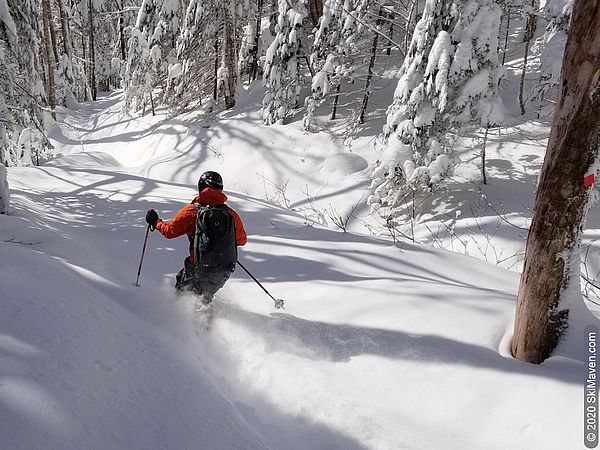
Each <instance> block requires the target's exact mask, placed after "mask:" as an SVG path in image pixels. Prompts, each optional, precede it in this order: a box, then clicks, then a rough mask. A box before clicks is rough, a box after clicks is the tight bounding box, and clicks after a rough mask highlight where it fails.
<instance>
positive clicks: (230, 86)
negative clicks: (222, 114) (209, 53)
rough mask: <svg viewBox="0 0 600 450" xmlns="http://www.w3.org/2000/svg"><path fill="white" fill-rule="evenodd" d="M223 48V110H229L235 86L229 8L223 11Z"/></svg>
mask: <svg viewBox="0 0 600 450" xmlns="http://www.w3.org/2000/svg"><path fill="white" fill-rule="evenodd" d="M224 41H225V43H224V44H225V48H224V49H223V58H224V60H225V67H226V69H227V80H225V108H226V109H231V108H233V107H234V106H235V87H236V84H237V62H236V60H237V58H236V52H235V30H234V18H233V14H232V11H231V9H230V8H227V10H226V11H225V39H224Z"/></svg>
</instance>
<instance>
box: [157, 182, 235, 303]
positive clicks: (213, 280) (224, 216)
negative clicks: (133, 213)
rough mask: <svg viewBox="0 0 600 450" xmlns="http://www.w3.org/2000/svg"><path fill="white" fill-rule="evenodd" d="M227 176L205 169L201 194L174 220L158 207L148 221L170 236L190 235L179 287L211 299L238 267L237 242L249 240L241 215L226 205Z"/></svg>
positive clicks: (178, 278) (181, 289) (177, 287)
mask: <svg viewBox="0 0 600 450" xmlns="http://www.w3.org/2000/svg"><path fill="white" fill-rule="evenodd" d="M226 201H227V196H226V195H225V194H223V179H222V178H221V175H219V174H218V173H217V172H213V171H208V172H204V173H203V174H202V176H200V179H199V180H198V195H197V196H196V197H195V198H194V199H193V200H192V202H191V203H190V204H189V205H187V206H185V207H183V208H182V209H181V210H180V211H179V212H178V213H177V214H176V215H175V217H173V220H171V221H170V222H168V223H167V222H163V221H162V220H161V219H160V218H159V217H158V214H157V213H156V211H154V210H153V209H151V210H149V211H148V213H147V214H146V222H148V224H149V225H150V226H151V228H152V230H154V229H157V230H158V231H160V232H161V234H162V235H163V236H165V237H166V238H167V239H172V238H176V237H179V236H183V235H184V234H185V235H187V236H188V239H189V240H190V254H189V255H188V256H187V257H186V258H185V260H184V267H183V269H181V271H179V273H178V274H177V279H176V284H175V288H176V289H177V290H179V291H193V292H195V293H196V294H199V295H202V302H203V303H204V304H208V303H210V302H211V300H212V298H213V296H214V294H215V293H216V292H217V291H218V290H219V289H221V288H222V287H223V285H224V284H225V282H226V281H227V280H228V279H229V277H230V275H231V273H232V272H233V270H234V268H235V261H236V258H237V250H236V247H237V246H241V245H244V244H246V241H247V236H246V231H245V230H244V225H243V223H242V220H241V219H240V216H239V215H238V214H237V213H236V212H235V211H234V210H233V209H231V208H229V207H228V206H226V205H225V202H226Z"/></svg>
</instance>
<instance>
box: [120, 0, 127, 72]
mask: <svg viewBox="0 0 600 450" xmlns="http://www.w3.org/2000/svg"><path fill="white" fill-rule="evenodd" d="M119 10H120V13H119V44H120V45H121V60H122V61H126V60H127V50H126V42H125V27H124V26H123V2H122V1H121V2H119Z"/></svg>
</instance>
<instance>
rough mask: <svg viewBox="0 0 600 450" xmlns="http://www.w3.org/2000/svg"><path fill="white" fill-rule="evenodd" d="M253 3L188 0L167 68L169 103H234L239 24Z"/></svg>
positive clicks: (246, 18) (249, 15)
mask: <svg viewBox="0 0 600 450" xmlns="http://www.w3.org/2000/svg"><path fill="white" fill-rule="evenodd" d="M255 7H256V6H255V5H254V4H253V3H251V2H249V1H248V0H245V1H242V2H235V1H233V0H191V2H190V4H189V5H188V8H187V11H186V15H185V20H184V24H183V26H182V29H181V35H180V37H179V41H178V47H177V60H178V62H177V63H176V64H173V65H172V66H171V68H170V75H169V91H170V92H173V96H172V98H171V100H172V102H171V104H172V106H175V107H187V106H189V105H191V104H193V103H200V104H202V103H204V102H206V103H207V104H208V105H209V106H208V109H212V108H213V107H214V106H215V105H216V104H217V103H219V101H220V100H221V99H222V100H224V106H225V107H226V108H231V107H232V106H233V105H234V104H235V92H236V85H237V79H238V67H239V63H238V55H239V52H240V48H239V46H240V43H241V40H240V39H239V36H241V35H242V27H243V25H244V24H247V23H248V21H249V20H250V19H251V18H253V19H254V20H255V19H256V18H255V17H254V13H253V11H254V8H255Z"/></svg>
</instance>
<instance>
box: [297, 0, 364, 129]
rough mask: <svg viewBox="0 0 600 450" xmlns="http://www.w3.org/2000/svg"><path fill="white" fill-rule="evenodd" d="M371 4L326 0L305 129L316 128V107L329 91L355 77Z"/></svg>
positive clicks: (317, 37)
mask: <svg viewBox="0 0 600 450" xmlns="http://www.w3.org/2000/svg"><path fill="white" fill-rule="evenodd" d="M369 5H373V2H369V1H367V0H358V1H355V0H327V1H326V2H325V4H324V5H323V15H322V16H321V20H320V21H319V28H318V29H317V32H316V34H315V40H314V44H313V52H312V54H311V60H310V62H311V64H312V66H313V72H314V73H315V75H314V77H313V79H312V84H311V92H312V93H311V96H310V97H308V98H307V99H306V110H307V111H306V114H305V116H304V128H305V129H307V130H311V129H314V127H315V117H314V113H315V109H316V107H317V106H318V105H319V104H321V103H322V102H323V100H324V99H325V97H326V96H327V94H328V93H330V92H332V91H334V90H335V89H337V88H338V87H339V86H340V84H341V83H342V82H343V81H344V80H349V79H351V78H352V75H353V73H354V71H355V70H356V68H357V65H358V64H357V62H356V61H355V59H356V57H357V55H359V54H361V53H362V52H364V47H365V46H364V45H361V44H362V43H361V42H360V39H361V37H362V36H363V35H364V31H365V28H366V27H365V25H364V23H365V22H366V21H368V20H369V15H370V14H368V13H369Z"/></svg>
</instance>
